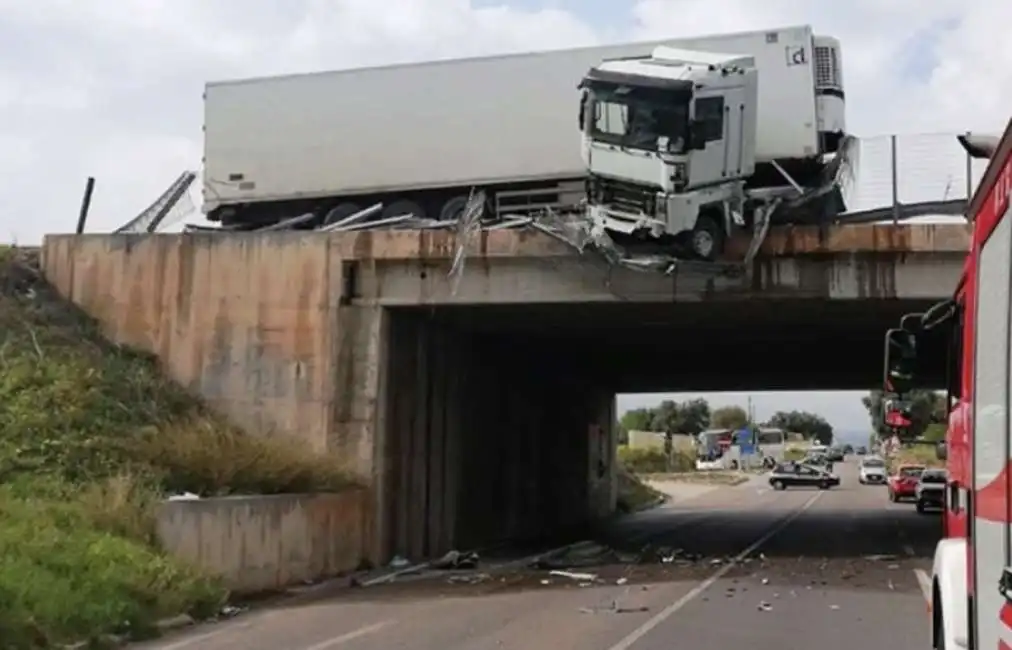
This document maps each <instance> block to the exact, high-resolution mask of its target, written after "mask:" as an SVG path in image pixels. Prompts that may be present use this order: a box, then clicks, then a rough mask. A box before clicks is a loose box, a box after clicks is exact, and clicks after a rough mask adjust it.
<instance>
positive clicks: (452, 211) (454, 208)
mask: <svg viewBox="0 0 1012 650" xmlns="http://www.w3.org/2000/svg"><path fill="white" fill-rule="evenodd" d="M466 207H467V197H466V196H464V195H463V194H461V195H460V196H455V197H453V198H452V199H450V200H449V201H447V202H446V203H444V204H443V207H442V209H441V210H440V211H439V220H440V221H457V220H458V219H460V217H461V216H463V214H464V208H466Z"/></svg>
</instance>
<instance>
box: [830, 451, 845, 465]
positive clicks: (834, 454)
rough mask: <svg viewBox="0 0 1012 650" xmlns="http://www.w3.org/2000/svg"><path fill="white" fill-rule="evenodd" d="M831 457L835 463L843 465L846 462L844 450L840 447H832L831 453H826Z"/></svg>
mask: <svg viewBox="0 0 1012 650" xmlns="http://www.w3.org/2000/svg"><path fill="white" fill-rule="evenodd" d="M826 455H827V456H829V460H830V461H832V462H834V463H842V462H843V461H844V455H843V449H841V448H840V447H830V448H829V451H828V452H826Z"/></svg>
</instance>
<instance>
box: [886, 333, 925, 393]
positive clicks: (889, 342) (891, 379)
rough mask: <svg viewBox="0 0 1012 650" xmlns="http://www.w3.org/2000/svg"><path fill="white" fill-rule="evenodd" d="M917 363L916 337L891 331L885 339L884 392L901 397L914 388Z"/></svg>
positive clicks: (911, 334)
mask: <svg viewBox="0 0 1012 650" xmlns="http://www.w3.org/2000/svg"><path fill="white" fill-rule="evenodd" d="M916 362H917V337H916V336H915V335H914V334H913V333H912V332H908V331H906V330H901V329H891V330H889V331H887V332H886V337H885V373H884V374H885V376H884V377H883V378H882V387H883V389H884V390H885V391H886V392H889V393H895V394H897V395H902V394H904V393H906V392H907V391H909V390H910V389H911V388H913V386H914V368H915V365H916Z"/></svg>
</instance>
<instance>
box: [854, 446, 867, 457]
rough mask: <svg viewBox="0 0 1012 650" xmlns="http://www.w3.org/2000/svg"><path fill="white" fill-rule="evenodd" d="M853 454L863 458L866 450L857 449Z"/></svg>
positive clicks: (863, 448) (862, 448)
mask: <svg viewBox="0 0 1012 650" xmlns="http://www.w3.org/2000/svg"><path fill="white" fill-rule="evenodd" d="M854 453H855V454H857V455H858V456H864V455H865V454H867V453H868V448H867V447H858V448H857V449H855V450H854Z"/></svg>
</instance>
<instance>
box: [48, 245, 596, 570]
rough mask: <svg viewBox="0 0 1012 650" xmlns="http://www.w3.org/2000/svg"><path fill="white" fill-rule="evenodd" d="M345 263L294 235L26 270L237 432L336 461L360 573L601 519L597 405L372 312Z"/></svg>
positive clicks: (51, 249) (110, 255)
mask: <svg viewBox="0 0 1012 650" xmlns="http://www.w3.org/2000/svg"><path fill="white" fill-rule="evenodd" d="M354 254H357V253H355V251H354V250H351V249H349V246H348V245H347V241H345V240H342V239H341V238H340V237H336V236H333V237H328V236H321V235H319V234H312V233H269V234H260V235H255V234H250V235H238V234H237V235H234V236H231V235H230V236H227V237H226V236H220V235H209V236H200V235H187V236H170V235H164V236H163V235H156V236H84V237H70V236H57V237H49V238H47V240H46V243H45V247H44V251H43V267H44V271H45V274H46V276H47V278H48V279H49V281H50V282H51V283H52V284H53V285H54V286H55V287H56V288H57V289H58V290H59V291H60V292H61V293H62V294H63V295H64V296H66V297H68V298H70V299H71V300H73V301H74V302H75V303H77V304H78V305H79V306H80V307H82V308H83V309H84V310H85V311H87V312H88V313H89V314H91V315H92V316H93V317H95V318H96V319H97V320H98V321H99V323H100V324H101V326H102V329H103V331H104V333H105V335H106V336H107V337H108V338H110V339H111V340H113V341H115V342H117V343H121V344H125V345H130V346H134V347H137V348H140V349H144V350H148V351H151V352H153V353H155V354H156V355H158V356H159V357H160V359H161V361H162V363H163V364H164V365H165V368H166V370H167V371H168V373H169V374H170V375H171V376H172V377H173V378H174V379H176V380H177V381H179V382H180V383H182V384H183V385H185V386H187V387H188V388H190V389H191V390H192V391H193V392H195V393H197V394H199V395H201V396H202V397H203V398H204V399H205V400H206V401H207V402H208V403H209V404H211V405H212V406H214V407H216V408H217V409H218V410H220V411H221V412H223V413H225V414H226V415H227V416H229V417H230V418H231V419H232V420H233V421H234V422H236V423H237V424H238V425H240V426H242V427H244V428H245V429H246V430H247V431H249V432H250V433H252V434H254V435H281V436H290V437H292V438H293V439H295V440H296V441H297V444H303V445H308V446H309V447H311V448H313V449H315V450H317V451H319V452H320V453H335V454H338V455H339V456H341V457H342V458H343V459H345V460H347V462H348V463H349V465H351V466H352V467H353V468H355V469H357V470H358V472H359V473H360V474H361V475H362V476H363V478H365V479H366V480H367V482H368V484H369V486H370V488H371V489H370V490H368V491H367V492H366V493H365V494H364V495H363V496H362V499H363V502H364V503H366V504H367V508H368V509H369V510H370V513H371V515H370V517H369V521H370V528H372V527H375V528H374V529H372V530H370V532H369V534H368V535H366V536H365V538H366V539H367V540H368V541H367V542H366V546H367V551H366V555H367V556H368V557H369V559H371V560H373V561H374V562H383V561H385V560H386V559H387V558H389V557H390V556H391V555H393V554H395V553H396V554H401V555H406V556H410V557H415V558H418V557H424V556H428V555H433V554H438V553H441V552H444V551H446V550H448V549H450V548H467V547H474V546H480V545H484V544H487V543H490V542H497V541H504V540H507V539H511V538H517V537H528V536H530V537H536V536H541V535H547V534H551V533H552V532H554V531H557V530H559V529H560V528H563V527H566V526H569V525H573V524H579V523H582V522H584V521H586V520H587V519H588V518H591V517H595V516H602V515H606V514H608V513H610V512H612V510H613V509H614V504H615V494H614V490H615V482H614V457H613V455H614V432H613V431H612V428H613V422H614V413H613V412H612V408H613V400H612V395H611V394H609V393H608V392H607V391H602V390H601V389H600V388H598V387H595V386H594V385H593V382H591V381H589V380H587V379H585V378H584V379H578V376H579V373H578V372H577V373H574V372H573V371H572V369H568V371H567V368H565V367H562V366H560V365H558V364H555V365H552V364H551V363H549V362H547V361H546V356H545V354H539V351H538V350H536V349H531V346H530V345H529V344H528V342H527V341H525V340H523V339H512V340H511V339H506V338H502V337H496V336H485V337H479V336H477V335H471V334H467V333H466V332H465V331H460V330H452V329H447V327H448V326H446V325H442V326H437V325H435V324H433V323H432V321H431V319H429V318H427V317H426V312H422V311H417V310H416V311H409V310H401V311H393V310H390V309H389V308H387V307H384V306H381V304H380V301H379V300H377V298H378V296H377V295H373V294H372V293H371V292H370V290H369V289H368V287H364V286H359V285H358V284H357V283H356V281H355V278H356V277H359V278H361V277H363V276H367V275H368V273H367V271H368V270H369V269H368V266H369V265H368V264H364V263H362V262H358V263H356V264H357V266H355V267H350V266H348V263H349V260H348V259H346V258H347V257H348V256H351V255H354ZM363 264H364V266H363ZM439 274H441V272H440V273H434V274H433V275H439ZM363 292H364V293H363ZM462 327H463V328H464V329H466V326H462ZM574 375H576V376H574Z"/></svg>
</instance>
